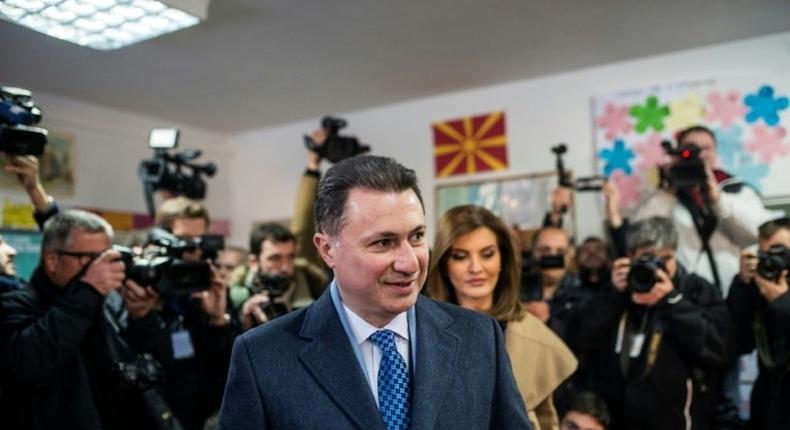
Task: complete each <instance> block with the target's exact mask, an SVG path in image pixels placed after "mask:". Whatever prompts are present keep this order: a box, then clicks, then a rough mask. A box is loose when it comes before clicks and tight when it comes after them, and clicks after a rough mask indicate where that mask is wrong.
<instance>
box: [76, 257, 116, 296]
mask: <svg viewBox="0 0 790 430" xmlns="http://www.w3.org/2000/svg"><path fill="white" fill-rule="evenodd" d="M125 277H126V268H125V266H124V264H123V262H122V261H121V254H120V253H119V252H118V251H116V250H113V249H111V250H107V251H104V253H102V254H101V255H100V256H99V257H98V258H96V259H95V260H93V262H92V263H91V264H90V266H88V268H87V270H85V274H84V275H82V278H80V280H81V281H82V282H85V283H86V284H88V285H90V286H92V287H93V288H94V289H95V290H96V291H98V292H99V294H101V295H102V296H106V295H108V294H110V293H111V292H112V291H113V290H115V289H118V288H120V286H121V284H122V283H123V280H124V278H125Z"/></svg>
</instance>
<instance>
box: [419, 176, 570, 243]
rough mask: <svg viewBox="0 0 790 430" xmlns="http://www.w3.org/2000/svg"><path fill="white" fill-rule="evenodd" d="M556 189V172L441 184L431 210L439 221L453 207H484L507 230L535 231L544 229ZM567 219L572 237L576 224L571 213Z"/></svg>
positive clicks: (436, 190)
mask: <svg viewBox="0 0 790 430" xmlns="http://www.w3.org/2000/svg"><path fill="white" fill-rule="evenodd" d="M556 187H557V173H556V172H548V173H534V174H525V175H517V176H508V177H499V178H494V179H485V180H480V179H477V180H469V181H464V182H455V183H451V184H440V185H437V186H436V188H435V192H434V198H435V202H434V203H435V204H434V208H436V217H437V220H438V219H439V218H440V217H441V216H442V214H444V213H445V212H446V211H447V210H448V209H450V208H453V207H455V206H460V205H465V204H474V205H478V206H483V207H485V208H486V209H488V210H490V211H491V212H493V213H495V214H496V215H498V216H499V217H500V218H502V220H504V221H505V224H507V225H508V226H510V227H516V228H517V229H518V230H520V231H534V230H537V229H539V228H540V227H542V226H543V218H544V217H545V216H546V212H547V211H548V210H549V209H550V207H549V204H550V198H551V192H552V191H553V190H554V189H555V188H556ZM569 216H570V219H568V220H566V225H565V226H564V227H565V229H566V230H568V231H569V233H570V234H571V235H573V234H574V233H575V232H574V231H573V229H574V226H575V224H576V222H575V215H574V212H573V210H571V212H570V214H569Z"/></svg>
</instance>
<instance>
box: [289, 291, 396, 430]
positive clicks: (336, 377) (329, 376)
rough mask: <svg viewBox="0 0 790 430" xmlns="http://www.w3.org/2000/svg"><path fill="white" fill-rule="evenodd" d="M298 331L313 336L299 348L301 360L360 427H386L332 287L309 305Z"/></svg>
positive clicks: (301, 334) (306, 335)
mask: <svg viewBox="0 0 790 430" xmlns="http://www.w3.org/2000/svg"><path fill="white" fill-rule="evenodd" d="M299 334H300V336H302V337H305V338H309V339H312V342H310V343H309V344H308V345H307V346H306V347H305V348H303V349H302V351H300V353H299V361H300V362H301V363H302V364H303V365H304V366H305V367H306V368H307V370H308V371H309V372H310V374H311V375H312V376H313V378H315V380H316V382H317V383H318V385H319V386H320V387H321V388H322V389H323V390H324V391H326V392H327V394H328V395H329V396H330V397H331V398H332V400H333V401H334V402H335V404H337V406H338V407H339V408H340V409H341V410H342V411H343V413H345V414H346V415H347V416H348V417H349V419H350V420H351V421H352V422H353V423H354V424H355V425H356V426H357V427H358V428H360V429H366V430H367V429H383V428H384V423H383V421H382V420H381V416H380V415H379V410H378V407H377V406H376V401H375V399H374V398H373V394H372V393H371V392H370V386H369V385H368V383H367V380H366V379H365V373H364V372H363V370H362V369H361V368H360V367H359V363H358V361H357V358H356V355H355V354H354V350H353V349H352V348H351V344H350V343H349V339H348V336H347V335H346V332H345V330H344V329H343V325H342V324H341V323H340V319H339V317H338V315H337V311H336V310H335V307H334V304H333V303H332V298H331V297H330V294H329V289H327V291H326V292H325V293H324V294H323V295H321V297H320V298H319V299H318V300H317V301H316V302H315V303H314V304H313V305H312V306H311V307H310V308H309V310H308V311H307V315H306V316H305V320H304V323H303V324H302V329H301V331H300V333H299ZM329 424H330V423H328V425H329Z"/></svg>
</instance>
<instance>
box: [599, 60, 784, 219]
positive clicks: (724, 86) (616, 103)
mask: <svg viewBox="0 0 790 430" xmlns="http://www.w3.org/2000/svg"><path fill="white" fill-rule="evenodd" d="M789 96H790V79H788V76H787V75H786V74H784V75H783V74H767V75H762V74H744V75H737V76H722V77H710V78H705V79H699V80H693V81H682V82H670V83H664V84H656V85H651V86H645V87H642V88H633V89H629V90H622V91H617V92H613V93H610V94H602V95H599V96H596V97H594V98H593V100H592V104H593V106H592V108H593V123H594V124H593V131H594V136H595V150H596V154H597V156H598V168H599V169H600V170H599V171H600V172H601V173H603V174H604V175H605V176H607V177H609V178H610V179H611V180H612V182H613V183H614V184H616V185H617V187H618V188H619V189H620V194H621V196H622V199H621V203H622V205H623V207H624V209H626V210H628V209H632V208H634V207H636V206H638V204H639V203H640V201H641V200H643V199H644V198H645V197H646V196H648V195H649V194H650V192H652V191H653V190H654V189H655V187H656V182H657V173H658V170H657V166H660V165H663V164H664V163H666V160H667V158H666V154H665V152H664V150H663V149H662V148H661V141H663V140H669V141H671V142H672V143H673V144H674V143H675V134H676V133H677V132H678V131H680V130H682V129H685V128H687V127H690V126H693V125H704V126H706V127H708V128H710V129H711V130H712V131H713V133H714V134H715V135H716V141H717V153H718V158H719V160H718V161H719V167H720V168H721V169H723V170H724V171H726V172H728V173H730V174H732V175H734V176H736V177H738V178H740V179H742V180H743V181H744V182H746V183H747V184H749V185H750V186H751V187H753V188H754V189H756V190H757V191H759V192H760V193H761V194H762V196H763V197H765V198H783V197H787V196H790V189H788V186H787V184H788V183H790V175H789V174H788V172H790V141H789V140H788V136H787V128H788V127H790V109H789V108H788V105H789V104H790V103H789V102H788V97H789Z"/></svg>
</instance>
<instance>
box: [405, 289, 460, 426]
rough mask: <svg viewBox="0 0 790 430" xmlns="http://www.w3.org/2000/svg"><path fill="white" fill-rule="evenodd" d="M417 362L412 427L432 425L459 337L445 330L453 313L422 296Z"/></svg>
mask: <svg viewBox="0 0 790 430" xmlns="http://www.w3.org/2000/svg"><path fill="white" fill-rule="evenodd" d="M416 320H417V351H416V356H417V365H416V369H415V375H414V379H413V380H414V385H413V386H414V397H413V398H412V419H411V427H412V428H415V429H416V428H433V427H434V422H435V421H436V417H437V415H438V414H439V409H440V408H441V406H442V402H443V399H444V396H445V393H446V391H447V389H448V386H449V383H450V380H451V378H452V372H453V370H455V369H456V360H457V357H458V348H459V344H460V339H459V338H458V336H456V335H455V334H453V333H452V332H450V331H449V330H447V327H448V326H450V324H452V323H453V319H452V317H450V316H449V315H448V314H447V313H446V312H444V311H443V310H442V309H441V308H439V307H438V306H437V305H436V304H435V303H433V301H431V300H430V299H428V298H425V297H423V296H420V297H419V298H418V300H417V312H416Z"/></svg>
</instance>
